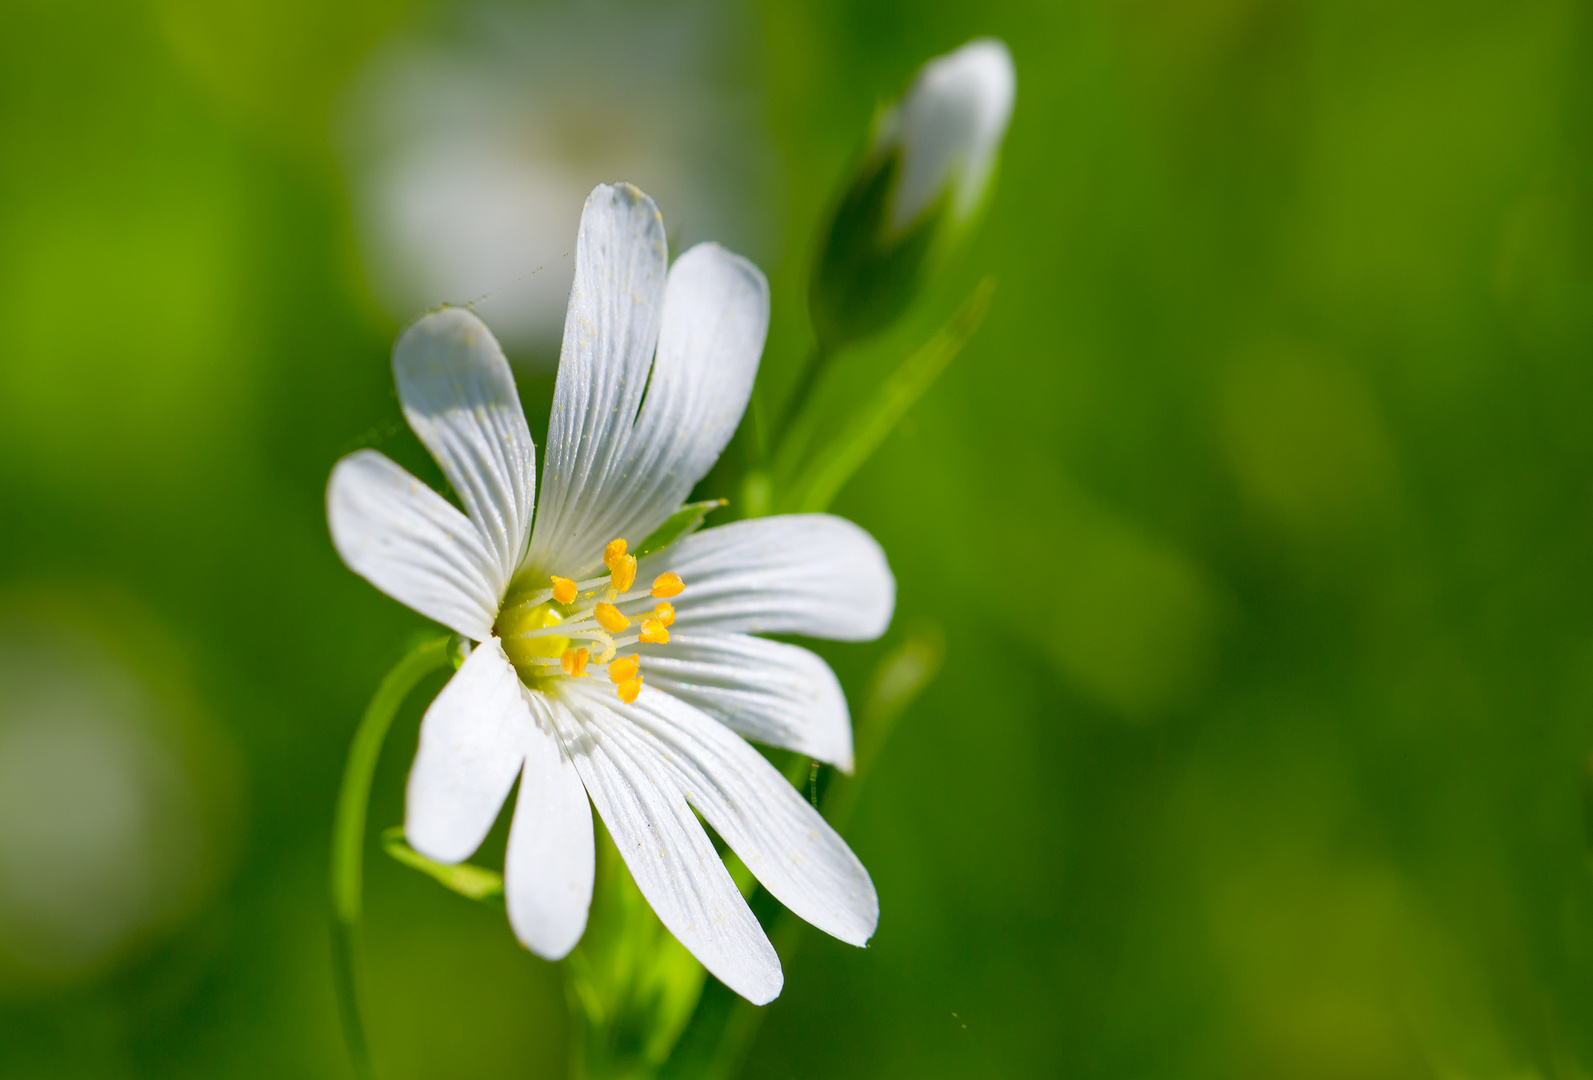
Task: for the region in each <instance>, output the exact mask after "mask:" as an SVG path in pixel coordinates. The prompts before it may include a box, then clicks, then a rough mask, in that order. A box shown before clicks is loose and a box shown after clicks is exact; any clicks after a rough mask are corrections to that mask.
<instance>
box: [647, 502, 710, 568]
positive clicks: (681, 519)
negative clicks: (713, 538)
mask: <svg viewBox="0 0 1593 1080" xmlns="http://www.w3.org/2000/svg"><path fill="white" fill-rule="evenodd" d="M725 502H726V500H724V499H709V500H707V501H706V502H694V503H687V504H686V505H685V506H682V507H681V508H680V509H679V510H676V511H675V512H674V513H673V514H671V515H669V520H667V521H665V522H664V523H663V524H662V525H660V526H659V527H658V528H656V529H654V530H653V531H652V533H651V534H649V535H648V537H647V539H646V540H643V541H642V542H641V543H640V544H638V545H636V552H635V554H636V556H637V557H638V558H640V557H641V556H643V555H651V554H652V553H653V552H655V551H662V550H663V549H664V548H667V547H668V546H669V545H670V544H673V543H674V542H675V541H676V540H679V539H680V538H681V537H682V536H685V535H686V534H687V533H689V532H693V531H695V530H696V529H697V527H698V526H699V525H701V524H702V522H703V518H705V517H707V516H708V514H709V512H710V511H713V510H717V509H719V507H721V506H724V505H725Z"/></svg>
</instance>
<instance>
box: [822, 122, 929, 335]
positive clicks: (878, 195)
mask: <svg viewBox="0 0 1593 1080" xmlns="http://www.w3.org/2000/svg"><path fill="white" fill-rule="evenodd" d="M900 171H901V154H900V152H899V151H896V150H892V151H889V152H887V153H884V154H879V155H876V156H871V157H870V158H868V159H866V160H865V161H864V163H863V165H862V167H861V168H860V170H859V171H858V173H857V175H856V177H855V179H854V180H853V182H852V185H851V186H850V187H849V188H848V189H847V191H846V194H845V195H843V196H842V197H841V202H840V205H839V206H837V207H836V208H835V216H834V218H832V219H831V221H830V226H829V229H828V231H827V232H826V234H825V237H824V242H823V245H822V246H821V247H820V249H819V254H818V257H817V258H816V259H815V260H814V263H813V272H812V277H811V280H810V281H809V284H808V316H809V318H810V319H812V321H813V331H814V333H815V334H816V335H817V337H818V339H819V342H820V343H821V344H822V345H823V346H824V348H825V349H826V350H828V351H834V350H835V349H837V348H840V347H841V346H842V345H845V344H847V343H849V342H853V341H858V340H861V339H863V338H866V337H870V336H872V335H873V334H876V333H878V332H880V331H881V330H883V329H885V328H886V327H887V326H889V325H890V324H891V323H893V322H895V321H896V320H897V319H898V318H900V317H901V315H902V313H903V312H905V311H906V310H907V309H908V307H909V306H911V304H912V302H913V300H914V299H915V298H916V297H917V296H918V295H919V293H920V292H922V291H923V287H924V283H925V281H926V280H927V279H928V278H929V276H930V275H931V273H932V271H933V269H934V268H935V266H936V265H938V262H939V260H938V259H937V258H935V257H934V256H935V253H936V250H937V249H938V248H941V247H943V245H940V244H937V242H936V240H937V237H938V235H939V234H940V232H941V223H942V220H943V219H944V218H945V216H946V214H945V206H944V204H945V202H946V199H945V196H944V195H942V197H941V198H940V199H938V200H936V202H935V203H934V204H932V205H931V206H930V207H927V208H926V209H925V211H924V212H922V213H920V214H919V216H918V217H917V218H916V219H915V220H914V221H913V222H912V223H911V224H910V225H909V226H908V227H907V228H906V229H904V230H902V231H900V232H897V231H894V230H892V229H890V228H889V225H888V221H889V217H890V205H891V200H892V198H893V196H894V193H895V191H896V182H897V179H898V174H899V173H900Z"/></svg>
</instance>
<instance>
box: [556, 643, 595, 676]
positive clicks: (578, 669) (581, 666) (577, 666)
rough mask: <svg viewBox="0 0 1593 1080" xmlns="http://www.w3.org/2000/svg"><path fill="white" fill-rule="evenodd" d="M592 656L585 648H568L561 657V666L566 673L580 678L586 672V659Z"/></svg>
mask: <svg viewBox="0 0 1593 1080" xmlns="http://www.w3.org/2000/svg"><path fill="white" fill-rule="evenodd" d="M589 656H591V654H590V653H588V652H587V651H586V650H585V649H567V650H566V651H565V653H564V655H563V656H561V657H559V666H560V667H561V668H563V669H564V674H566V675H569V676H570V677H571V678H580V677H581V676H582V675H585V674H586V661H587V658H588V657H589Z"/></svg>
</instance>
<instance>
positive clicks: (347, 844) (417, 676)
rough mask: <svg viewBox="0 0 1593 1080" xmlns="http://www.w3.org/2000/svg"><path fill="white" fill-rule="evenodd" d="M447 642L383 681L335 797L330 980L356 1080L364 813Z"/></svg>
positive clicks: (368, 1079)
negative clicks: (398, 719) (398, 731)
mask: <svg viewBox="0 0 1593 1080" xmlns="http://www.w3.org/2000/svg"><path fill="white" fill-rule="evenodd" d="M448 640H449V639H448V638H437V639H435V640H432V641H426V642H423V643H421V644H420V645H417V646H415V648H413V649H411V650H410V651H409V652H408V653H407V654H406V655H405V656H404V658H403V659H402V660H400V661H399V662H398V663H397V664H395V665H394V666H393V669H392V670H391V671H389V672H388V673H387V675H386V677H385V678H383V679H382V683H381V685H380V686H378V687H377V688H376V694H375V696H374V697H372V698H371V703H370V704H369V705H367V706H366V707H365V715H364V716H362V717H360V725H359V727H358V728H356V729H355V731H354V741H353V743H352V744H350V746H349V749H348V763H347V764H346V765H345V766H344V767H343V786H342V787H341V788H339V789H338V793H337V818H336V820H335V821H334V823H333V826H332V879H331V884H332V981H333V987H334V989H335V990H336V993H337V1005H338V1012H339V1014H340V1015H341V1016H342V1019H343V1034H344V1037H345V1038H346V1039H347V1040H348V1052H349V1056H350V1057H351V1058H353V1059H354V1073H355V1075H356V1076H358V1077H359V1078H360V1080H376V1065H375V1063H374V1062H373V1061H372V1060H371V1046H370V1041H369V1040H368V1039H367V1038H366V1036H365V1025H364V1023H363V1021H362V1020H361V1018H360V1003H359V985H358V978H357V970H356V958H357V955H358V946H359V927H360V909H361V903H362V898H361V893H362V890H363V883H364V875H363V858H364V854H365V810H366V807H367V805H368V804H369V802H370V796H371V778H372V777H373V776H374V775H375V773H376V759H377V758H378V757H380V756H381V752H382V742H383V741H384V740H385V739H386V738H387V729H388V728H389V727H391V726H392V723H393V716H394V714H396V713H397V712H398V707H399V706H400V705H401V704H403V702H404V698H406V697H408V696H409V692H410V691H411V690H413V689H414V688H415V685H416V684H417V683H419V682H420V680H421V679H423V678H425V677H426V676H427V675H430V674H431V673H432V672H434V671H437V670H439V669H441V668H443V667H446V666H447V665H448V663H449V653H448Z"/></svg>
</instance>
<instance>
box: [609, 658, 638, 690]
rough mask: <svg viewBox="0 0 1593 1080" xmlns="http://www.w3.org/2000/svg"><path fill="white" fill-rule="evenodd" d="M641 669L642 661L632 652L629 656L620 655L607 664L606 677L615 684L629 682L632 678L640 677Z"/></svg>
mask: <svg viewBox="0 0 1593 1080" xmlns="http://www.w3.org/2000/svg"><path fill="white" fill-rule="evenodd" d="M641 669H642V662H641V660H640V658H638V657H637V656H636V654H635V653H632V654H631V655H630V656H622V657H620V658H619V659H618V660H615V661H614V662H613V663H611V664H609V666H608V678H609V681H610V682H612V683H615V684H619V683H624V682H630V681H631V680H632V679H640V678H641V677H642V675H641Z"/></svg>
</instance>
